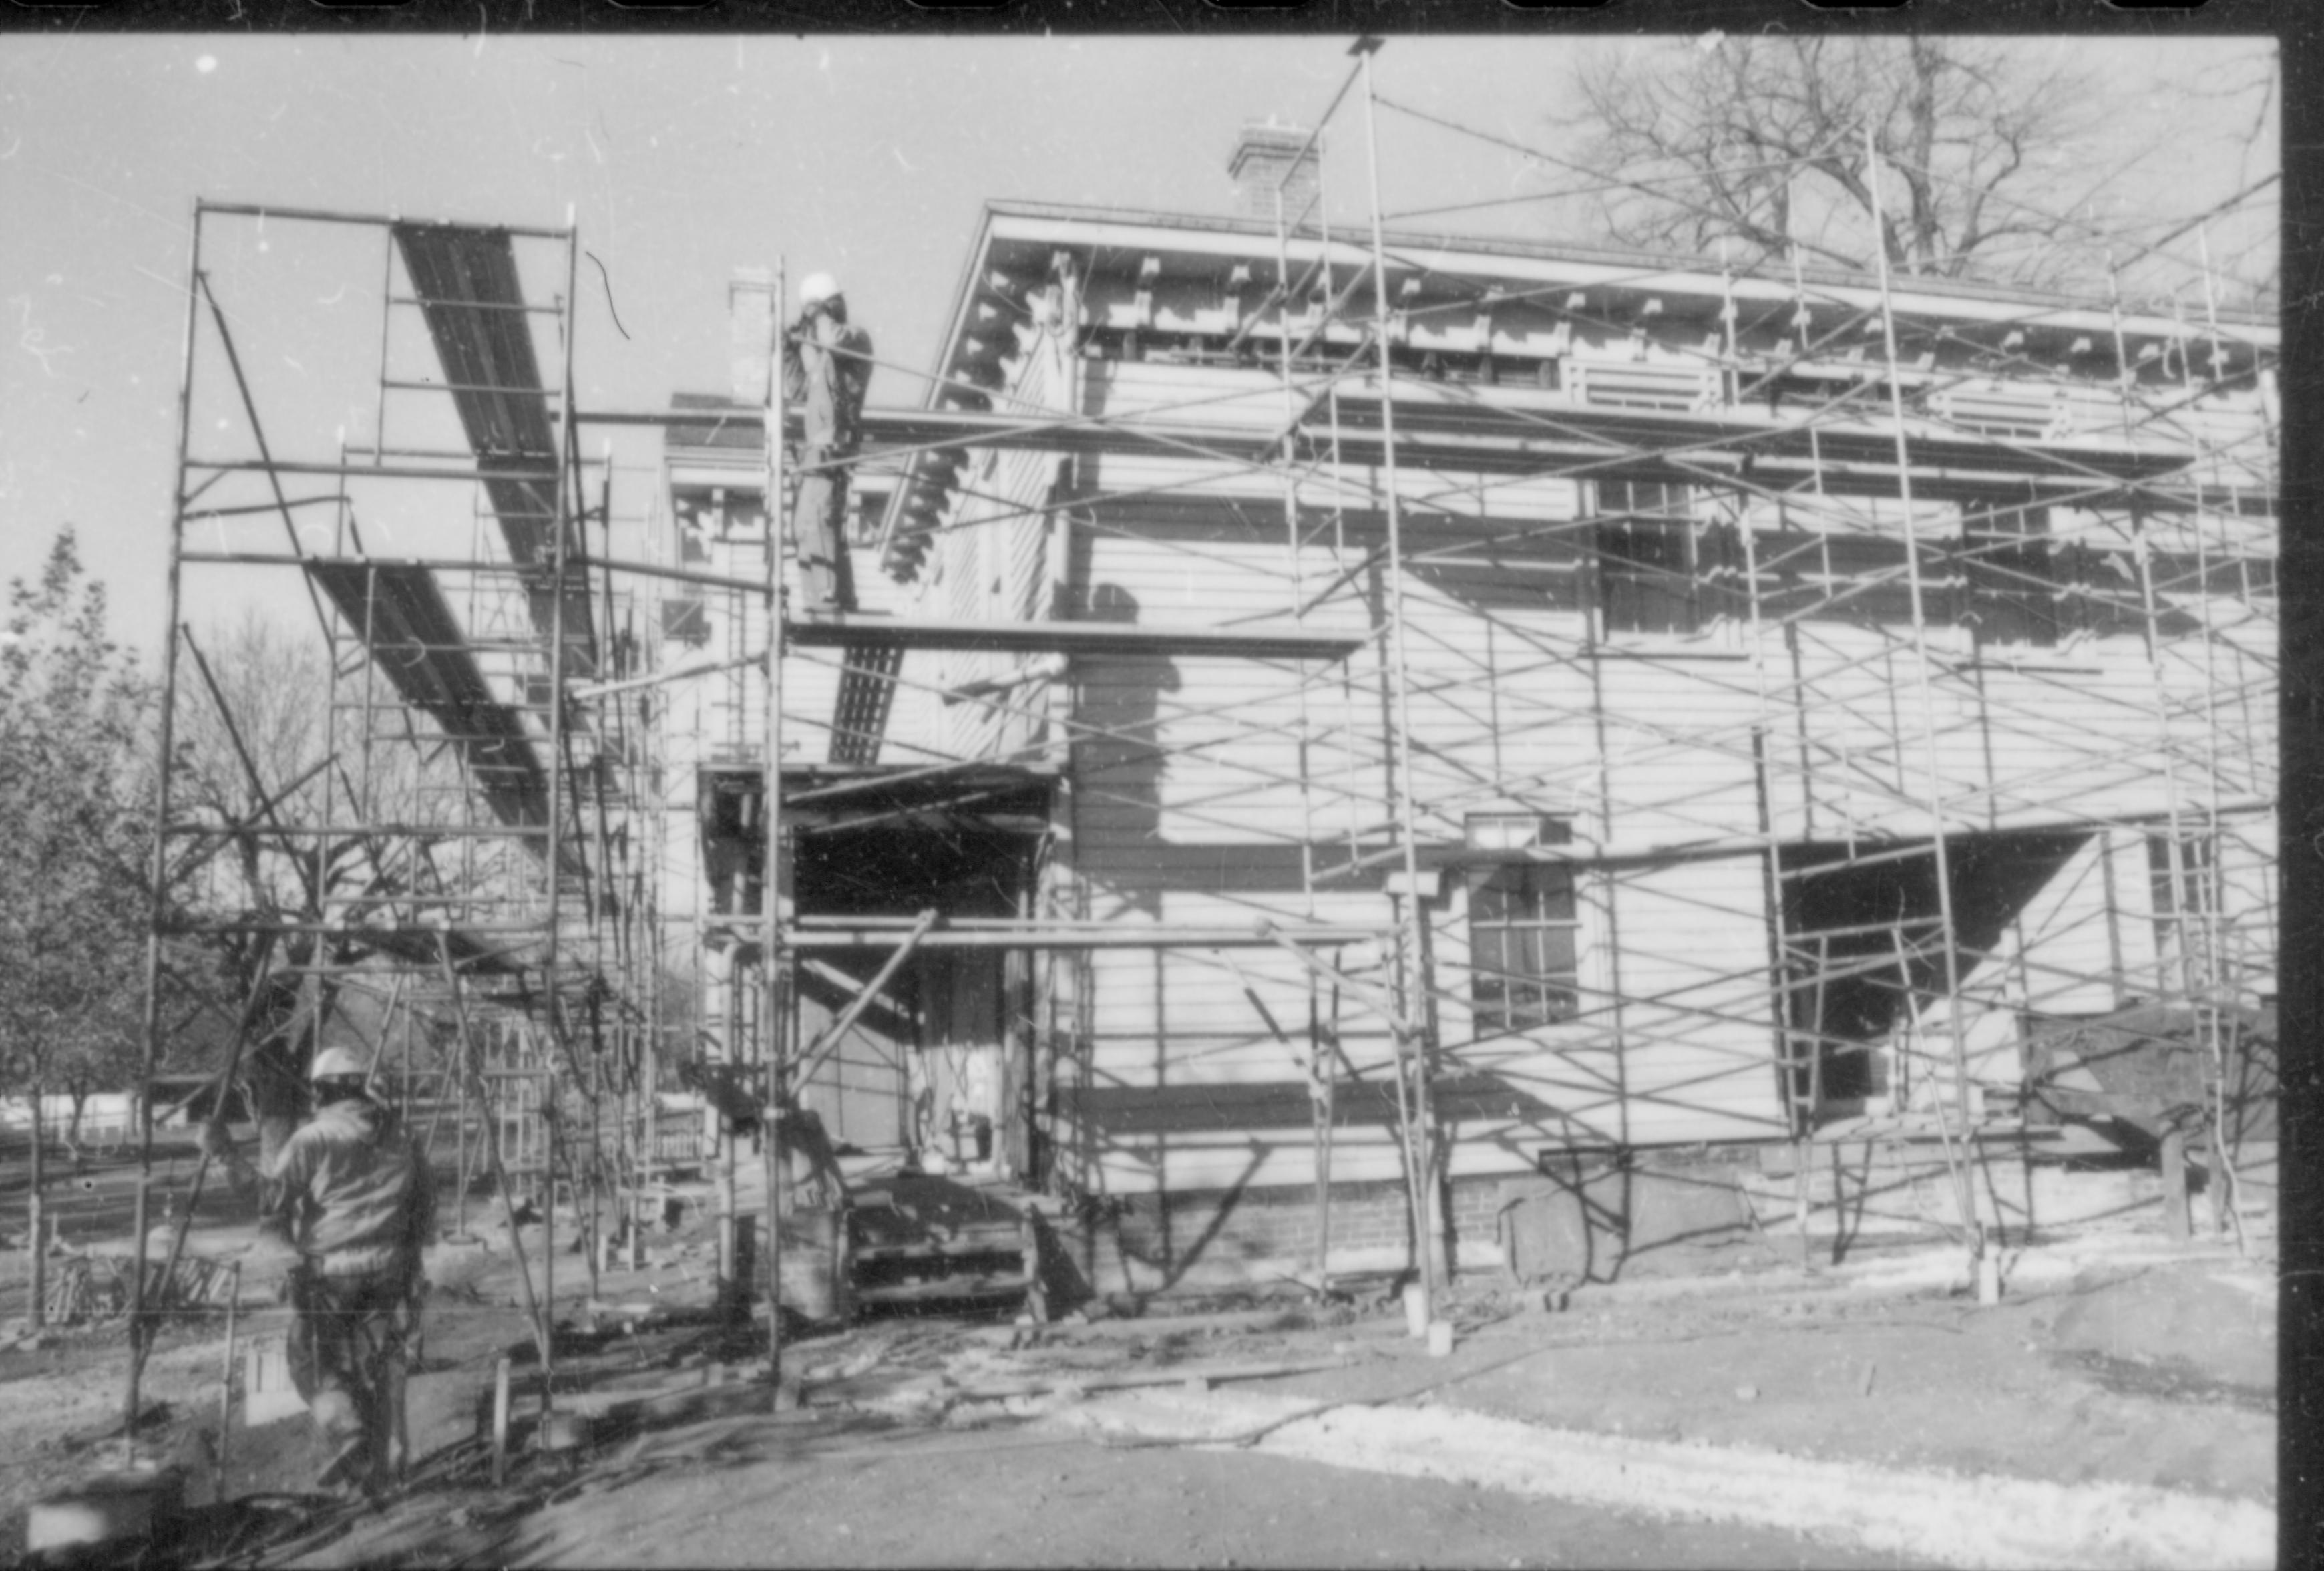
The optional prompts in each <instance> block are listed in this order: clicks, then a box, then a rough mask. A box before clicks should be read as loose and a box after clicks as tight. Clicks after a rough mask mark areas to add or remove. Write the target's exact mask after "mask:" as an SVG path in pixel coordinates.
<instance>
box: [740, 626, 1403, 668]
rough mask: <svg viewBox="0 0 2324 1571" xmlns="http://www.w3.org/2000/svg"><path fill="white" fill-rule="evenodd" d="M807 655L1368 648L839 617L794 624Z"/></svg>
mask: <svg viewBox="0 0 2324 1571" xmlns="http://www.w3.org/2000/svg"><path fill="white" fill-rule="evenodd" d="M784 636H785V637H786V638H787V639H788V641H789V642H792V643H794V644H797V645H798V646H800V647H802V648H822V649H973V650H986V651H991V652H998V653H1002V654H1052V653H1054V654H1122V655H1140V654H1143V655H1174V654H1188V655H1202V654H1207V655H1223V656H1228V657H1234V656H1240V657H1242V658H1244V659H1248V660H1344V659H1346V658H1347V657H1348V656H1349V655H1351V654H1352V653H1354V652H1356V651H1357V650H1359V649H1360V648H1362V647H1363V645H1364V643H1365V642H1366V641H1365V640H1364V639H1361V638H1351V637H1349V636H1347V635H1346V634H1344V633H1299V632H1296V631H1293V630H1290V629H1287V628H1286V629H1281V630H1269V629H1266V628H1259V627H1253V628H1248V629H1244V628H1210V627H1151V626H1142V625H1139V624H1136V623H1129V622H922V621H918V620H912V621H905V620H900V619H895V618H890V617H877V616H844V617H840V616H834V617H829V618H825V619H822V620H817V621H800V622H793V623H790V624H787V625H786V627H785V628H784Z"/></svg>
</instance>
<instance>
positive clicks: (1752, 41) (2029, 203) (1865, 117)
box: [1568, 34, 2172, 284]
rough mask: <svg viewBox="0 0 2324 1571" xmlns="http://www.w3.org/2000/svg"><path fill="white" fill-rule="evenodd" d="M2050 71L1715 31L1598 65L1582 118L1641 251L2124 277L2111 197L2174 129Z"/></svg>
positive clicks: (1609, 218)
mask: <svg viewBox="0 0 2324 1571" xmlns="http://www.w3.org/2000/svg"><path fill="white" fill-rule="evenodd" d="M2038 61H2039V56H2038V55H2036V54H2034V53H2033V52H2032V51H2029V50H2028V49H2027V48H2026V47H2025V45H2024V44H2023V43H2022V42H2018V41H2013V40H2000V39H1969V38H1957V37H1938V38H1929V37H1901V38H1886V37H1881V38H1875V37H1834V36H1830V35H1821V34H1810V35H1805V36H1788V35H1778V36H1773V37H1759V38H1750V37H1725V38H1722V37H1720V36H1719V35H1716V34H1713V35H1709V36H1707V37H1705V38H1703V39H1701V40H1697V41H1693V42H1680V41H1674V42H1670V43H1668V44H1665V45H1661V46H1648V47H1645V48H1634V49H1628V50H1623V51H1610V52H1604V53H1600V54H1598V55H1596V56H1594V57H1592V58H1591V59H1590V60H1588V61H1587V62H1586V63H1585V64H1584V65H1583V66H1582V68H1581V69H1579V71H1578V72H1577V77H1576V80H1575V83H1574V90H1575V93H1576V96H1577V97H1578V99H1579V101H1580V109H1579V111H1578V112H1577V113H1576V114H1575V115H1573V116H1571V117H1569V122H1568V123H1569V124H1572V125H1574V126H1576V127H1577V128H1579V129H1581V130H1582V131H1583V132H1585V134H1589V135H1590V136H1591V141H1590V142H1589V143H1588V149H1589V151H1588V153H1587V155H1586V157H1587V160H1588V162H1590V163H1591V166H1592V167H1593V168H1597V169H1600V170H1604V171H1614V172H1616V173H1617V178H1618V181H1619V182H1620V183H1618V185H1615V186H1614V187H1613V188H1612V189H1609V190H1608V191H1606V192H1604V193H1602V194H1601V195H1600V207H1601V217H1602V221H1603V222H1604V224H1605V226H1606V227H1607V229H1608V230H1609V232H1610V233H1611V234H1612V235H1613V236H1615V237H1616V238H1617V239H1618V240H1620V241H1622V242H1623V243H1625V244H1628V245H1637V246H1639V247H1641V248H1644V249H1652V250H1672V249H1677V250H1683V251H1686V252H1690V253H1693V254H1709V253H1711V252H1712V251H1714V250H1715V249H1717V248H1718V246H1719V245H1720V243H1721V242H1722V241H1726V242H1731V243H1739V244H1740V245H1741V246H1742V247H1743V248H1744V252H1743V254H1741V255H1738V258H1737V260H1738V262H1743V261H1751V260H1757V259H1758V258H1760V257H1765V256H1778V257H1779V256H1782V255H1783V254H1784V253H1785V251H1786V248H1787V247H1789V246H1793V245H1796V246H1798V247H1799V249H1800V252H1801V254H1803V256H1804V257H1806V258H1807V259H1809V260H1810V261H1814V260H1818V259H1821V260H1822V261H1825V262H1828V263H1839V264H1840V265H1843V266H1848V267H1851V268H1869V267H1870V266H1871V265H1872V264H1873V263H1874V260H1875V257H1876V254H1877V253H1876V249H1875V247H1876V245H1877V247H1878V248H1879V250H1881V251H1885V252H1886V255H1887V259H1888V261H1889V263H1890V264H1891V265H1892V266H1894V267H1896V268H1898V269H1900V270H1902V271H1904V272H1907V273H1918V274H1926V275H1933V276H1939V277H1983V278H1989V279H1997V280H2006V281H2008V282H2017V283H2029V284H2055V283H2059V282H2065V281H2066V280H2067V279H2069V278H2070V277H2072V276H2073V275H2075V274H2076V273H2079V272H2082V271H2084V270H2086V269H2091V268H2095V269H2097V270H2099V271H2102V270H2103V269H2104V267H2105V266H2106V265H2107V251H2108V249H2109V245H2110V243H2113V242H2117V241H2119V239H2120V234H2119V232H2118V231H2116V230H2114V229H2110V228H2109V226H2107V224H2106V223H2105V222H2104V221H2103V216H2102V215H2099V214H2098V213H2096V212H2094V210H2093V203H2094V201H2095V200H2096V199H2099V198H2100V197H2102V196H2103V195H2104V194H2105V193H2107V192H2108V191H2109V190H2110V189H2116V188H2118V187H2119V185H2120V183H2121V182H2122V181H2123V180H2124V179H2125V177H2126V175H2127V174H2128V173H2129V172H2130V171H2133V170H2135V168H2136V167H2137V165H2138V164H2139V163H2140V162H2143V161H2144V159H2146V158H2147V157H2148V156H2149V155H2151V154H2152V153H2153V152H2154V150H2155V149H2156V148H2157V147H2159V146H2160V145H2162V143H2163V142H2164V141H2165V140H2166V139H2167V138H2168V137H2169V136H2170V135H2171V134H2172V128H2171V127H2170V126H2169V125H2166V124H2159V123H2156V122H2158V121H2159V120H2161V119H2163V118H2164V117H2161V116H2153V115H2152V114H2151V113H2148V114H2134V113H2129V112H2127V111H2128V110H2129V109H2130V108H2131V106H2129V105H2128V104H2127V103H2126V102H2123V101H2120V100H2119V99H2111V100H2110V99H2109V98H2108V97H2107V96H2106V95H2105V94H2104V93H2102V92H2101V90H2100V88H2099V86H2098V82H2097V81H2096V80H2095V79H2094V78H2093V77H2092V76H2091V75H2089V74H2088V73H2086V72H2084V71H2082V70H2080V69H2077V68H2076V67H2074V66H2072V65H2070V64H2052V65H2043V64H2041V63H2038ZM2126 126H2128V127H2131V128H2132V134H2130V135H2129V136H2127V137H2125V136H2124V135H2123V134H2122V133H2123V131H2124V130H2125V128H2126ZM1867 127H1869V129H1870V132H1871V141H1872V143H1873V146H1874V148H1875V149H1877V162H1878V167H1877V170H1876V169H1875V168H1874V167H1873V163H1872V161H1871V159H1870V158H1869V157H1868V156H1867V149H1866V145H1865V131H1866V128H1867ZM2101 131H2103V132H2106V133H2107V134H2106V135H2101V134H2099V133H2100V132H2101ZM2102 149H2103V152H2102V151H2101V150H2102ZM1875 180H1879V181H1880V182H1881V183H1880V185H1879V187H1878V191H1879V207H1880V208H1881V212H1880V222H1879V224H1878V225H1877V231H1878V232H1877V235H1876V233H1875V229H1876V225H1875V223H1874V217H1873V215H1874V182H1875ZM2146 205H2147V206H2148V207H2150V208H2151V207H2153V206H2155V205H2157V204H2152V203H2149V204H2146Z"/></svg>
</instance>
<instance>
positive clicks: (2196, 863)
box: [2146, 834, 2218, 993]
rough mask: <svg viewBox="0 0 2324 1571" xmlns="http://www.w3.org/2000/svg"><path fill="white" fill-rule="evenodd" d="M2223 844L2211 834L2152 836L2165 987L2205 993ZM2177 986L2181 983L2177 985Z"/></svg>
mask: <svg viewBox="0 0 2324 1571" xmlns="http://www.w3.org/2000/svg"><path fill="white" fill-rule="evenodd" d="M2217 863H2218V843H2217V842H2215V841H2214V840H2213V839H2212V838H2211V836H2209V835H2183V834H2182V835H2181V836H2179V838H2178V841H2177V843H2176V844H2175V845H2174V844H2173V843H2172V837H2171V836H2169V835H2167V834H2164V835H2149V836H2147V837H2146V870H2147V877H2148V879H2149V881H2150V883H2149V887H2150V888H2151V889H2152V891H2153V898H2154V950H2155V955H2156V956H2157V957H2158V959H2159V960H2160V961H2161V963H2162V966H2163V990H2164V991H2165V992H2166V993H2168V992H2175V991H2178V989H2179V987H2184V989H2185V990H2186V991H2187V992H2189V993H2196V992H2199V991H2201V989H2202V988H2203V986H2204V984H2205V978H2204V975H2203V955H2204V953H2205V936H2204V932H2203V925H2204V920H2205V919H2206V918H2209V917H2211V916H2215V915H2217V914H2218V873H2217V866H2216V864H2217ZM2174 984H2175V985H2174Z"/></svg>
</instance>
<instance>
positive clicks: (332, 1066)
mask: <svg viewBox="0 0 2324 1571" xmlns="http://www.w3.org/2000/svg"><path fill="white" fill-rule="evenodd" d="M370 1072H371V1071H370V1070H369V1069H367V1068H365V1067H364V1061H363V1060H362V1059H361V1058H356V1057H355V1053H354V1052H353V1051H352V1050H351V1049H346V1048H325V1049H323V1050H322V1051H321V1052H319V1053H317V1054H316V1055H315V1067H313V1068H311V1069H309V1070H308V1071H307V1078H308V1079H309V1080H360V1079H362V1078H363V1077H364V1076H366V1075H368V1074H369V1073H370Z"/></svg>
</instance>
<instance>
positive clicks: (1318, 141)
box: [1227, 115, 1323, 175]
mask: <svg viewBox="0 0 2324 1571" xmlns="http://www.w3.org/2000/svg"><path fill="white" fill-rule="evenodd" d="M1311 134H1314V133H1311V132H1310V131H1309V130H1308V128H1307V127H1306V126H1305V125H1291V124H1289V123H1287V122H1278V121H1277V119H1276V118H1275V116H1272V115H1269V116H1268V117H1267V118H1266V119H1264V120H1246V121H1244V122H1243V126H1242V130H1241V131H1240V133H1239V134H1237V135H1236V137H1235V144H1234V152H1233V154H1232V155H1231V157H1230V158H1229V159H1228V160H1227V172H1228V173H1229V174H1233V175H1240V173H1241V172H1242V167H1243V165H1244V164H1245V163H1247V162H1250V160H1252V159H1254V158H1268V159H1275V160H1278V161H1286V162H1287V161H1288V160H1290V159H1293V158H1296V157H1297V156H1298V155H1299V152H1300V150H1301V149H1302V148H1306V152H1307V157H1309V158H1313V157H1314V156H1315V154H1316V152H1318V151H1319V150H1320V149H1321V148H1322V147H1323V137H1322V136H1321V135H1320V134H1314V136H1315V143H1314V146H1313V147H1310V146H1308V143H1307V139H1308V137H1309V136H1310V135H1311Z"/></svg>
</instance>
